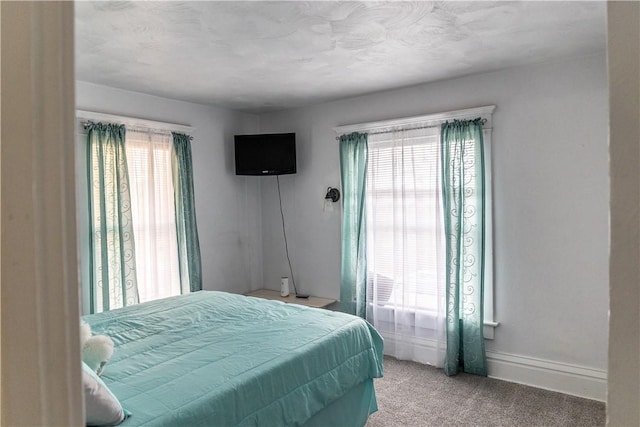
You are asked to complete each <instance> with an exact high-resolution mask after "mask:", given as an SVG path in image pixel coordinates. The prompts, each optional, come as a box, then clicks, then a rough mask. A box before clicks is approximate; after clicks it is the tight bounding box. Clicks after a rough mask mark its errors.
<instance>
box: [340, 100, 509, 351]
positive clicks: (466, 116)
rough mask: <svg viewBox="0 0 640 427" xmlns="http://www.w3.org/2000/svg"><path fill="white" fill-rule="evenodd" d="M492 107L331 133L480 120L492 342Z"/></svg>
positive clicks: (487, 323) (487, 321) (487, 330)
mask: <svg viewBox="0 0 640 427" xmlns="http://www.w3.org/2000/svg"><path fill="white" fill-rule="evenodd" d="M495 109H496V106H495V105H487V106H482V107H476V108H467V109H463V110H453V111H447V112H442V113H435V114H427V115H421V116H413V117H403V118H398V119H390V120H382V121H375V122H367V123H359V124H354V125H346V126H338V127H335V128H333V130H334V131H335V132H336V134H338V135H343V134H348V133H351V132H376V131H387V130H393V129H407V128H411V127H417V126H439V125H440V124H442V123H444V122H445V121H451V120H471V119H475V118H478V117H480V118H482V119H484V123H483V126H482V130H483V139H484V162H485V196H486V206H485V230H486V234H485V251H486V252H485V256H486V259H487V260H489V262H486V263H485V271H484V284H485V286H484V337H485V338H487V339H493V338H494V329H495V328H496V327H497V326H498V324H499V323H498V322H496V321H495V318H494V294H495V289H494V287H495V283H494V280H493V268H494V254H493V181H492V175H493V174H492V163H491V158H492V157H491V152H492V147H491V146H492V134H493V112H494V110H495Z"/></svg>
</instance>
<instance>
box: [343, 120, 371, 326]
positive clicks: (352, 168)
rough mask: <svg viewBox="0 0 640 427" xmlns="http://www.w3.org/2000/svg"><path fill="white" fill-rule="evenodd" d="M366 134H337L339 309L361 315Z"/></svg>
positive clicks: (363, 306) (363, 311)
mask: <svg viewBox="0 0 640 427" xmlns="http://www.w3.org/2000/svg"><path fill="white" fill-rule="evenodd" d="M367 152H368V142H367V134H365V133H357V132H354V133H352V134H349V135H342V136H341V137H340V172H341V178H342V195H343V198H342V200H343V211H342V268H341V278H340V309H341V310H342V311H344V312H345V313H350V314H355V315H357V316H360V317H362V318H364V317H365V315H366V299H367V298H366V273H367V266H366V248H367V246H366V241H365V235H366V225H365V218H366V211H365V189H366V171H367Z"/></svg>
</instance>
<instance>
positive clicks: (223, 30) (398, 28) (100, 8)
mask: <svg viewBox="0 0 640 427" xmlns="http://www.w3.org/2000/svg"><path fill="white" fill-rule="evenodd" d="M75 8H76V9H75V10H76V30H75V31H76V77H77V79H78V80H82V81H87V82H93V83H99V84H104V85H108V86H113V87H118V88H122V89H128V90H134V91H138V92H144V93H149V94H155V95H159V96H164V97H169V98H175V99H182V100H186V101H192V102H197V103H202V104H213V105H219V106H223V107H227V108H232V109H237V110H243V111H249V112H261V111H270V110H276V109H283V108H291V107H297V106H302V105H309V104H314V103H318V102H323V101H327V100H332V99H338V98H343V97H346V96H353V95H360V94H365V93H370V92H376V91H380V90H385V89H392V88H398V87H403V86H409V85H414V84H418V83H424V82H429V81H435V80H442V79H446V78H451V77H456V76H462V75H467V74H472V73H477V72H484V71H491V70H497V69H501V68H506V67H512V66H517V65H523V64H528V63H533V62H543V61H550V60H555V59H558V58H563V57H573V56H580V55H585V54H589V53H593V52H599V51H604V50H605V47H606V26H605V22H606V19H605V14H606V12H605V9H606V8H605V3H604V2H573V1H569V2H560V1H554V2H541V1H532V2H504V1H492V2H481V1H477V2H476V1H472V2H458V1H435V2H429V1H419V2H398V1H393V2H333V1H317V2H303V1H292V2H280V1H277V2H276V1H262V2H249V1H236V2H130V1H124V2H76V6H75Z"/></svg>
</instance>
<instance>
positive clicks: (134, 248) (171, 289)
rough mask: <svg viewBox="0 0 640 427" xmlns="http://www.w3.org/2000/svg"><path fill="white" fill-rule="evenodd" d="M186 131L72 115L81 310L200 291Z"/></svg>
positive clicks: (123, 119) (92, 310) (99, 116)
mask: <svg viewBox="0 0 640 427" xmlns="http://www.w3.org/2000/svg"><path fill="white" fill-rule="evenodd" d="M169 129H171V130H174V132H172V131H171V130H169ZM190 130H191V128H189V127H188V126H183V125H176V124H171V123H161V122H153V121H148V120H142V119H133V118H127V117H121V116H113V115H108V114H101V113H93V112H86V111H79V112H78V135H77V136H78V138H77V141H76V154H77V155H76V171H77V173H78V176H86V177H87V180H79V181H78V187H77V189H76V198H77V199H76V200H77V206H78V210H77V218H78V238H79V240H78V244H79V250H80V254H81V255H82V256H81V257H80V267H81V280H82V284H83V286H82V298H83V304H82V306H83V313H84V314H89V313H96V312H100V311H105V310H112V309H114V308H119V307H122V306H126V305H131V304H136V303H138V302H145V301H150V300H155V299H159V298H165V297H169V296H174V295H179V294H181V293H186V292H190V291H195V290H200V289H202V282H201V276H202V273H201V264H200V250H199V243H198V236H197V225H196V220H195V205H194V195H193V175H192V170H193V166H192V162H191V138H190V137H189V136H188V135H187V134H186V133H182V132H190ZM174 186H175V188H174ZM87 206H88V207H89V209H87Z"/></svg>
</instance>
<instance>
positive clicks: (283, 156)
mask: <svg viewBox="0 0 640 427" xmlns="http://www.w3.org/2000/svg"><path fill="white" fill-rule="evenodd" d="M234 142H235V152H236V175H284V174H290V173H296V134H295V133H266V134H261V135H235V137H234Z"/></svg>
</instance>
